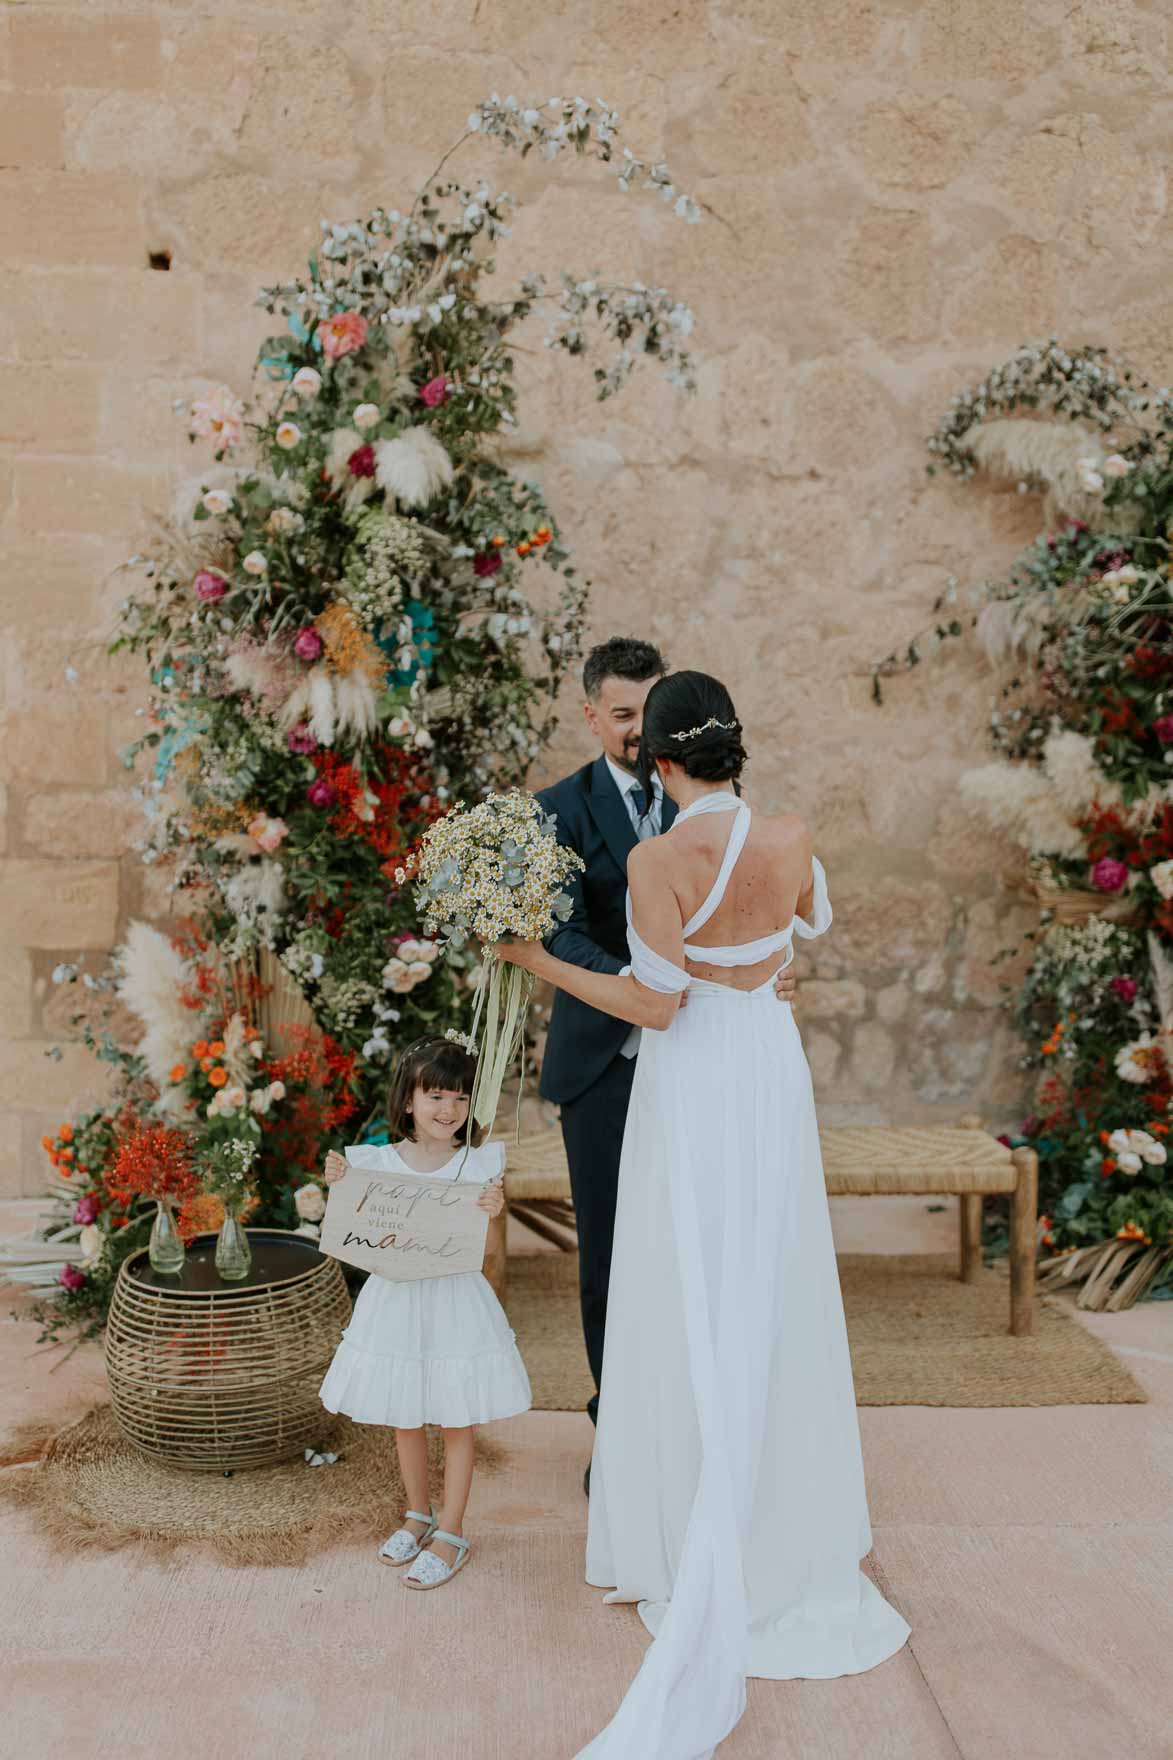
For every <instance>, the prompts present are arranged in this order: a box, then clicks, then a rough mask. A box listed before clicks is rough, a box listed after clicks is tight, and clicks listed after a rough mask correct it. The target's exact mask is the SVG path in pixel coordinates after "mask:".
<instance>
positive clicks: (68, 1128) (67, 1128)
mask: <svg viewBox="0 0 1173 1760" xmlns="http://www.w3.org/2000/svg"><path fill="white" fill-rule="evenodd" d="M57 1135H58V1136H59V1137H60V1138H61V1141H62V1142H63V1143H72V1141H73V1126H72V1125H71V1124H63V1125H62V1126H61V1129H60V1130H59V1131H58V1132H57Z"/></svg>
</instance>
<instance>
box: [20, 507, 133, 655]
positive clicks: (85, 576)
mask: <svg viewBox="0 0 1173 1760" xmlns="http://www.w3.org/2000/svg"><path fill="white" fill-rule="evenodd" d="M123 554H125V552H123ZM113 561H114V557H113V556H112V554H111V551H110V547H109V544H108V543H103V542H101V541H100V540H99V539H95V538H87V537H83V536H82V535H81V534H80V533H70V534H68V535H65V534H62V533H58V534H57V535H56V536H55V537H54V539H53V542H52V544H51V545H49V544H46V543H45V542H44V541H43V540H41V541H40V542H39V543H38V542H34V541H32V540H31V539H30V540H28V541H22V540H21V539H20V538H19V537H17V536H12V537H11V538H10V537H9V535H8V534H7V533H6V534H5V545H4V558H3V563H2V564H0V590H2V591H3V595H4V622H5V624H6V625H7V628H8V631H9V641H10V643H13V642H14V639H15V634H16V632H17V631H27V632H30V635H31V633H33V632H38V631H44V630H48V631H51V632H52V656H51V670H52V673H53V682H54V684H58V685H59V684H60V682H61V672H62V665H63V654H64V643H65V641H66V639H67V636H68V634H69V633H70V632H71V631H72V632H73V633H77V631H78V630H79V629H83V628H87V627H88V628H91V629H92V626H93V617H94V613H95V608H96V606H97V603H98V599H99V596H100V592H101V587H102V581H103V579H104V577H105V576H106V574H107V573H108V571H109V569H110V568H111V566H112V564H113ZM20 659H21V655H20V650H19V648H18V647H15V646H10V648H9V652H8V655H7V660H8V665H7V666H6V667H5V668H4V669H3V672H2V673H0V676H4V675H7V679H8V682H9V683H10V684H11V681H12V676H13V670H14V667H18V666H19V663H20Z"/></svg>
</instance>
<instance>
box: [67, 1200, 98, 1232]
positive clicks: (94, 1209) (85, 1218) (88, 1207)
mask: <svg viewBox="0 0 1173 1760" xmlns="http://www.w3.org/2000/svg"><path fill="white" fill-rule="evenodd" d="M73 1220H74V1221H75V1222H80V1223H81V1224H82V1226H83V1227H87V1228H88V1226H89V1224H90V1223H91V1222H96V1221H97V1220H98V1200H97V1199H96V1198H95V1197H92V1196H91V1195H90V1194H89V1193H87V1194H86V1196H85V1197H84V1198H79V1199H78V1201H77V1203H76V1204H75V1205H74V1206H73Z"/></svg>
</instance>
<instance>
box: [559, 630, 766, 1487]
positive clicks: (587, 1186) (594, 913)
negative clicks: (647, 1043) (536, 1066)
mask: <svg viewBox="0 0 1173 1760" xmlns="http://www.w3.org/2000/svg"><path fill="white" fill-rule="evenodd" d="M666 671H667V667H666V666H665V664H664V661H663V658H662V656H661V654H660V651H659V649H658V648H654V647H653V646H652V644H651V643H650V642H640V641H636V640H635V639H634V638H632V637H630V636H613V637H612V639H611V640H610V641H609V642H603V643H602V644H601V645H600V646H599V647H597V648H592V649H591V651H590V653H589V654H588V655H587V657H586V663H585V665H584V667H583V675H582V682H583V689H584V691H585V693H586V702H585V704H584V711H585V715H586V723H587V726H588V728H589V729H590V731H591V734H592V735H593V737H594V739H595V740H596V741H597V742H598V744H599V745H600V746H601V747H602V751H601V752H600V754H599V756H598V757H597V758H595V759H594V760H593V761H592V762H591V763H589V764H585V765H584V766H583V768H582V769H581V770H576V771H575V772H574V774H573V775H572V776H567V777H565V778H564V779H563V781H561V782H555V783H553V784H552V785H551V787H549V788H546V789H543V790H542V791H541V792H540V793H539V795H538V799H539V800H540V801H541V803H542V805H543V807H544V808H545V809H546V811H547V812H548V813H553V814H554V816H555V818H556V819H557V822H558V841H559V843H562V844H565V845H566V846H567V847H568V848H570V849H573V850H575V851H577V853H578V854H579V855H580V856H581V857H582V859H583V861H584V862H585V863H586V868H585V871H584V872H582V873H580V874H576V875H575V877H574V880H573V882H569V883H568V885H567V890H568V891H569V892H570V894H571V896H572V898H573V901H574V902H573V909H572V911H571V914H570V918H569V920H568V921H567V922H566V923H563V924H560V925H559V927H558V928H556V929H555V930H554V932H553V933H552V934H551V935H549V936H548V937H547V939H546V946H547V947H548V948H549V950H550V952H551V953H552V954H554V955H556V957H557V958H558V959H564V960H567V961H569V962H570V964H571V965H576V966H584V967H585V968H586V969H587V970H588V971H592V972H610V973H612V974H616V973H619V972H621V971H623V970H624V968H625V967H626V966H627V964H628V953H627V916H626V898H627V858H628V855H629V854H630V853H631V851H632V850H633V849H634V848H635V845H636V843H637V842H640V841H642V840H643V839H644V838H647V837H656V836H658V835H659V834H660V832H662V831H667V830H668V828H669V827H670V825H671V824H672V821H673V820H674V819H675V817H676V806H675V803H674V802H673V801H672V800H671V799H669V797H668V796H667V795H665V794H664V791H663V789H662V787H661V784H660V779H659V777H658V776H656V777H654V778H653V781H652V798H651V800H648V799H647V798H646V797H645V795H644V792H643V790H642V789H641V788H640V786H639V779H638V777H637V775H636V773H635V767H636V762H637V759H638V756H639V741H640V730H641V728H642V726H643V709H644V703H645V701H646V699H647V696H648V692H649V691H650V690H651V688H652V686H653V685H654V684H655V682H656V680H657V679H658V678H662V677H663V676H664V674H665V673H666ZM775 989H776V990H777V993H778V995H779V997H781V998H782V1000H784V1001H790V1000H791V998H792V997H793V996H794V993H795V989H796V985H795V982H794V979H793V978H792V977H791V975H790V973H789V972H786V973H784V974H783V975H782V976H781V977H780V978H779V980H778V982H777V984H776V985H775ZM639 1039H640V1029H639V1028H638V1027H629V1026H628V1025H627V1023H626V1022H625V1021H621V1020H617V1019H615V1017H614V1016H613V1015H609V1014H603V1013H601V1012H600V1011H599V1010H598V1009H596V1008H591V1007H590V1006H589V1005H588V1004H587V1003H585V1002H579V1001H578V1000H577V999H576V998H575V997H573V996H568V995H567V994H566V992H565V991H564V990H559V991H558V992H557V994H556V995H555V998H554V1010H553V1014H552V1016H551V1018H550V1031H549V1035H548V1037H547V1040H546V1055H545V1060H544V1062H543V1064H542V1076H541V1082H540V1085H539V1091H540V1093H541V1095H542V1098H543V1099H544V1100H550V1101H553V1102H554V1104H555V1105H557V1106H559V1107H560V1108H561V1113H562V1139H563V1142H564V1143H565V1145H566V1160H567V1162H568V1164H569V1167H570V1191H571V1196H572V1197H573V1199H574V1210H575V1216H576V1219H577V1223H578V1253H579V1296H580V1300H581V1303H582V1329H583V1334H584V1336H585V1339H586V1349H587V1356H588V1358H589V1359H590V1365H591V1374H592V1375H593V1376H594V1381H595V1390H596V1391H595V1393H594V1394H593V1395H592V1397H591V1399H590V1401H589V1403H588V1405H587V1411H588V1412H589V1414H590V1417H591V1421H592V1422H594V1421H595V1419H596V1416H597V1413H598V1407H599V1396H598V1388H599V1384H600V1381H601V1379H602V1373H603V1331H604V1327H605V1324H606V1319H607V1286H608V1283H609V1282H610V1277H611V1242H612V1237H613V1236H614V1233H615V1200H616V1194H617V1191H618V1186H619V1155H620V1151H621V1149H622V1147H623V1129H624V1125H625V1124H626V1122H627V1104H628V1101H629V1100H630V1098H631V1083H632V1077H633V1076H634V1074H635V1058H636V1053H637V1051H638V1050H639ZM588 1482H589V1468H588Z"/></svg>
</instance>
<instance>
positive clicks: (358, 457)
mask: <svg viewBox="0 0 1173 1760" xmlns="http://www.w3.org/2000/svg"><path fill="white" fill-rule="evenodd" d="M346 468H347V470H348V471H349V472H350V474H351V476H352V477H373V476H374V474H375V449H374V447H373V446H356V447H355V449H354V451H353V452H352V453H351V455H350V457H349V458H348V459H347V461H346Z"/></svg>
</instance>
